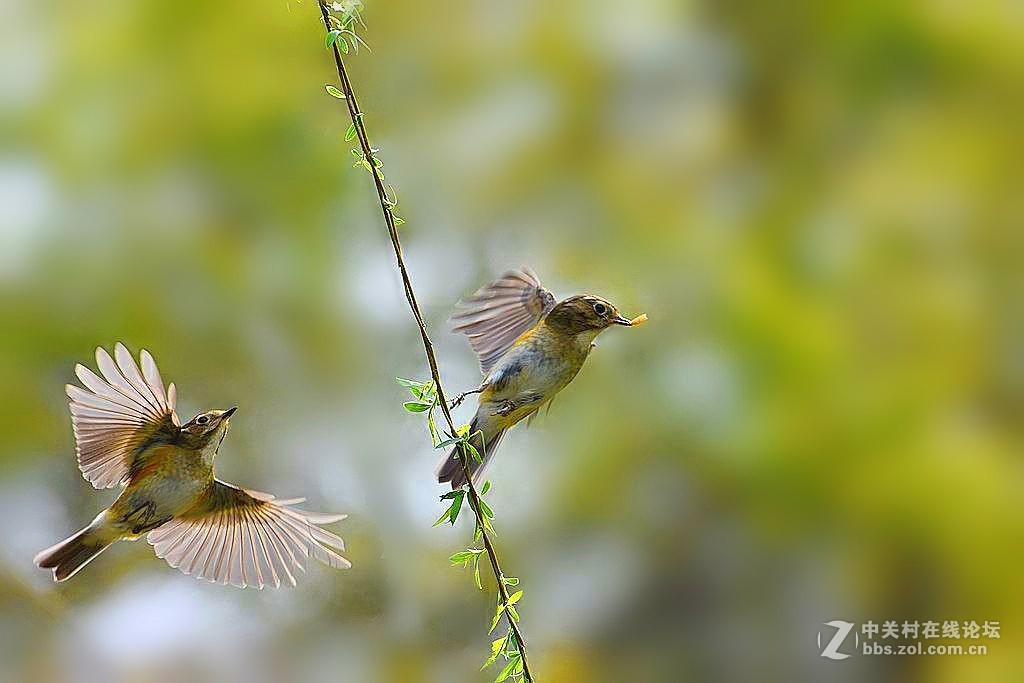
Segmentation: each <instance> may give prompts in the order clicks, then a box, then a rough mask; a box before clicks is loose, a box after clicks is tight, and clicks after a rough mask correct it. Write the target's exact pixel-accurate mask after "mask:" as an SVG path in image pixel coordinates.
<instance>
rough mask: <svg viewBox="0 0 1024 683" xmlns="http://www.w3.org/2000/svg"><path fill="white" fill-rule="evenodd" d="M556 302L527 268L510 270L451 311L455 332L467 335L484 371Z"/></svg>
mask: <svg viewBox="0 0 1024 683" xmlns="http://www.w3.org/2000/svg"><path fill="white" fill-rule="evenodd" d="M554 306H555V297H554V295H553V294H552V293H551V292H549V291H548V290H546V289H544V287H543V286H541V284H540V280H539V279H538V278H537V276H536V275H535V274H534V272H533V271H532V270H530V269H529V268H525V267H524V268H523V269H521V270H511V271H509V272H507V273H505V274H504V275H502V276H501V278H499V279H498V280H495V281H494V282H492V283H490V284H488V285H484V286H483V287H481V288H480V289H478V290H477V291H476V293H475V294H473V296H471V297H469V298H468V299H463V300H462V301H460V302H459V303H458V305H457V307H456V310H455V313H453V314H452V317H451V320H452V322H453V323H455V327H454V328H453V329H454V331H455V332H461V333H462V334H464V335H466V336H467V337H469V343H470V345H471V346H472V347H473V350H474V351H476V354H477V356H479V357H480V369H481V370H482V371H483V372H484V374H487V372H489V371H490V369H491V368H492V367H493V366H494V364H495V363H496V362H497V361H498V359H499V358H500V357H501V356H502V355H503V354H504V353H505V352H506V351H508V349H509V347H510V346H512V344H513V343H514V342H515V340H516V339H518V338H519V337H520V335H522V334H523V333H524V332H526V331H527V330H530V329H532V328H533V327H535V326H536V325H537V323H539V322H540V321H541V319H542V318H543V317H544V316H545V315H547V314H548V312H549V311H550V310H551V309H552V308H554Z"/></svg>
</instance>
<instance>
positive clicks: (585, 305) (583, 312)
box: [545, 295, 633, 335]
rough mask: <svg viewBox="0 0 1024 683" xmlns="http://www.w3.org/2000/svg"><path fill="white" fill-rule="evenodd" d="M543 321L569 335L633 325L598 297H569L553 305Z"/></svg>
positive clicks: (610, 304)
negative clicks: (614, 326) (613, 326)
mask: <svg viewBox="0 0 1024 683" xmlns="http://www.w3.org/2000/svg"><path fill="white" fill-rule="evenodd" d="M545 321H546V322H547V324H548V325H550V326H551V327H553V328H555V329H557V330H559V331H560V332H564V333H567V334H570V335H578V334H580V333H584V332H594V333H597V332H600V331H601V330H603V329H605V328H608V327H611V326H612V325H626V326H627V327H628V326H630V325H632V324H633V323H632V322H631V321H630V319H629V318H626V317H625V316H623V315H622V314H621V313H619V309H617V308H616V307H615V306H614V305H613V304H612V303H611V302H610V301H608V300H607V299H602V298H601V297H599V296H591V295H581V296H571V297H569V298H568V299H565V300H564V301H560V302H558V303H557V304H555V307H554V308H552V309H551V312H550V313H548V315H547V317H546V318H545Z"/></svg>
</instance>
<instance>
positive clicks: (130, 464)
mask: <svg viewBox="0 0 1024 683" xmlns="http://www.w3.org/2000/svg"><path fill="white" fill-rule="evenodd" d="M140 358H141V360H142V370H141V371H140V370H139V366H138V364H136V362H135V359H134V358H132V355H131V354H130V353H129V352H128V349H126V348H125V347H124V344H121V343H118V344H117V345H116V346H115V347H114V358H111V357H110V354H109V353H107V351H106V349H103V348H98V349H96V364H97V365H98V366H99V370H100V373H101V374H102V375H103V376H102V377H100V376H99V375H97V374H96V373H95V372H93V371H92V370H90V369H89V368H87V367H85V366H84V365H76V366H75V374H76V375H78V379H79V380H80V381H81V382H82V384H83V385H85V388H84V389H83V388H82V387H78V386H75V385H74V384H68V385H67V387H65V388H66V391H67V394H68V398H70V399H71V402H70V407H71V423H72V426H73V428H74V432H75V451H76V453H77V455H78V467H79V469H81V470H82V474H83V475H84V476H85V478H86V480H87V481H88V482H89V483H90V484H92V485H93V486H95V487H96V488H98V489H105V488H110V487H111V486H116V485H118V484H121V483H124V482H125V481H126V480H127V479H128V476H129V474H130V473H131V471H132V469H133V468H134V467H137V466H139V465H140V464H141V463H139V462H138V459H139V458H140V457H141V455H140V454H141V453H142V452H143V451H144V450H145V447H146V446H147V445H149V444H151V443H154V442H156V441H159V440H162V439H171V438H173V437H174V436H175V435H176V434H177V433H178V427H179V426H180V424H181V423H180V422H179V421H178V416H177V415H176V414H175V412H174V406H175V403H176V401H177V392H176V391H175V389H174V384H171V385H170V386H169V387H167V389H166V390H165V389H164V384H163V380H162V379H161V378H160V371H159V370H157V367H156V363H155V362H154V361H153V357H152V356H151V355H149V352H148V351H146V350H145V349H143V351H142V354H141V355H140ZM115 359H116V361H115Z"/></svg>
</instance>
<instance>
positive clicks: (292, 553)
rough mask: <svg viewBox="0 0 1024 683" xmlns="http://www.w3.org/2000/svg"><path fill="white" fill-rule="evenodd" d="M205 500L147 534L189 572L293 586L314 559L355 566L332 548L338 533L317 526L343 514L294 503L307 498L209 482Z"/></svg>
mask: <svg viewBox="0 0 1024 683" xmlns="http://www.w3.org/2000/svg"><path fill="white" fill-rule="evenodd" d="M210 486H211V489H210V491H209V492H208V494H207V495H205V496H204V497H203V502H202V503H201V504H200V505H198V506H197V507H196V508H194V509H193V510H191V511H189V512H187V513H186V514H184V515H182V516H180V517H176V518H175V519H173V520H171V521H170V522H168V523H167V524H165V525H163V526H162V527H160V528H159V529H155V530H153V531H151V532H149V534H148V535H147V537H146V539H147V540H148V541H149V543H150V544H152V546H153V549H154V550H155V551H156V554H157V557H162V558H164V559H165V560H166V561H167V564H169V565H171V566H172V567H175V568H177V569H179V570H181V571H182V572H184V573H186V574H190V575H192V576H195V577H197V578H200V579H206V580H208V581H212V582H215V583H221V584H231V585H232V586H238V587H239V588H245V587H246V586H256V587H258V588H261V589H262V588H263V587H264V586H273V587H274V588H278V587H279V586H280V585H281V583H282V582H288V583H290V584H291V585H293V586H294V585H295V572H294V570H298V571H303V572H304V571H305V565H304V564H303V563H304V560H305V559H306V558H307V557H315V558H316V559H317V560H319V561H321V562H323V563H324V564H326V565H328V566H331V567H336V568H348V567H351V566H352V565H351V564H350V563H349V561H348V560H346V559H345V558H344V557H342V556H341V555H339V554H338V553H336V552H335V551H334V550H333V548H337V549H338V550H344V549H345V544H344V542H343V541H342V540H341V538H339V537H338V536H336V535H334V534H332V533H331V532H329V531H326V530H324V529H321V528H320V527H319V526H318V525H320V524H330V523H332V522H337V521H339V520H342V519H344V518H345V515H324V514H320V513H317V512H307V511H305V510H298V509H296V508H293V507H291V506H292V505H294V504H296V503H301V502H302V501H303V500H304V499H302V498H295V499H292V500H276V499H275V498H274V496H272V495H270V494H268V493H260V492H258V491H249V490H246V489H240V488H238V487H236V486H232V485H231V484H227V483H225V482H222V481H220V480H216V479H215V480H214V481H213V482H212V483H211V485H210Z"/></svg>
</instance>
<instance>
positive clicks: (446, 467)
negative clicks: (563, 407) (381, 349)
mask: <svg viewBox="0 0 1024 683" xmlns="http://www.w3.org/2000/svg"><path fill="white" fill-rule="evenodd" d="M453 320H454V321H455V322H456V327H455V329H456V330H457V331H459V332H463V333H465V334H466V335H467V336H469V338H470V343H471V344H472V345H473V348H474V349H475V350H476V351H477V353H478V354H479V356H480V359H481V367H482V368H483V370H484V372H485V374H486V377H485V378H484V381H483V383H482V384H481V385H480V388H479V389H478V390H477V391H476V392H474V393H479V394H480V398H479V404H478V407H477V411H476V415H475V416H474V417H473V420H472V422H471V423H470V433H471V434H472V435H473V436H472V439H471V442H470V443H471V444H472V445H473V446H474V448H476V449H477V451H478V452H480V453H481V454H482V455H483V457H482V460H483V463H480V464H479V465H478V464H476V463H473V464H472V467H471V469H472V470H474V472H473V476H474V479H476V477H477V476H479V472H480V471H481V470H480V469H479V468H480V467H482V465H483V464H486V463H487V462H488V461H489V460H490V459H491V458H492V457H493V456H494V452H495V450H496V449H497V446H498V443H499V442H500V441H501V438H502V436H503V435H504V433H505V431H506V430H508V429H509V428H510V427H512V426H513V425H515V424H516V423H518V422H519V421H521V420H523V419H524V418H528V417H530V416H531V415H533V414H535V413H536V412H537V411H538V410H540V409H541V408H542V407H543V406H544V405H545V404H547V403H549V402H550V401H551V400H552V399H553V398H554V397H555V395H556V394H557V393H558V392H559V391H561V390H562V389H564V388H565V387H566V386H567V385H568V384H569V383H570V382H571V381H572V380H573V378H574V377H576V374H577V373H578V372H579V371H580V368H582V367H583V363H584V361H586V359H587V356H588V355H590V351H591V349H592V348H593V345H594V338H595V337H597V335H598V334H599V333H600V332H602V331H603V330H605V329H607V328H608V327H610V326H612V325H626V326H628V325H630V324H631V322H630V320H629V319H627V318H625V317H623V316H622V315H620V314H619V311H618V309H617V308H616V307H615V306H613V305H612V304H611V303H610V302H608V301H607V300H606V299H602V298H601V297H597V296H589V295H582V296H572V297H569V298H567V299H565V300H563V301H561V302H558V303H555V302H554V297H553V296H552V295H551V293H550V292H548V291H547V290H546V289H544V288H543V287H541V285H540V282H539V280H538V279H537V277H536V275H534V274H533V273H532V272H530V271H529V270H527V269H523V270H522V271H513V272H510V273H506V274H505V275H504V276H503V277H502V278H501V279H499V280H497V281H495V282H493V283H491V284H489V285H487V286H485V287H483V288H481V289H480V290H479V291H478V292H477V293H476V294H474V295H473V297H471V298H470V299H468V300H466V301H465V302H463V303H462V305H461V308H460V310H459V312H457V313H456V315H454V316H453ZM438 481H440V482H441V483H445V482H450V483H451V485H452V488H458V487H460V486H462V485H463V484H465V483H466V475H465V471H464V469H463V467H462V463H461V462H460V460H459V458H458V456H457V454H456V452H455V451H452V453H450V454H449V455H448V456H447V457H446V458H445V460H444V461H443V462H442V463H441V467H440V469H439V470H438Z"/></svg>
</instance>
